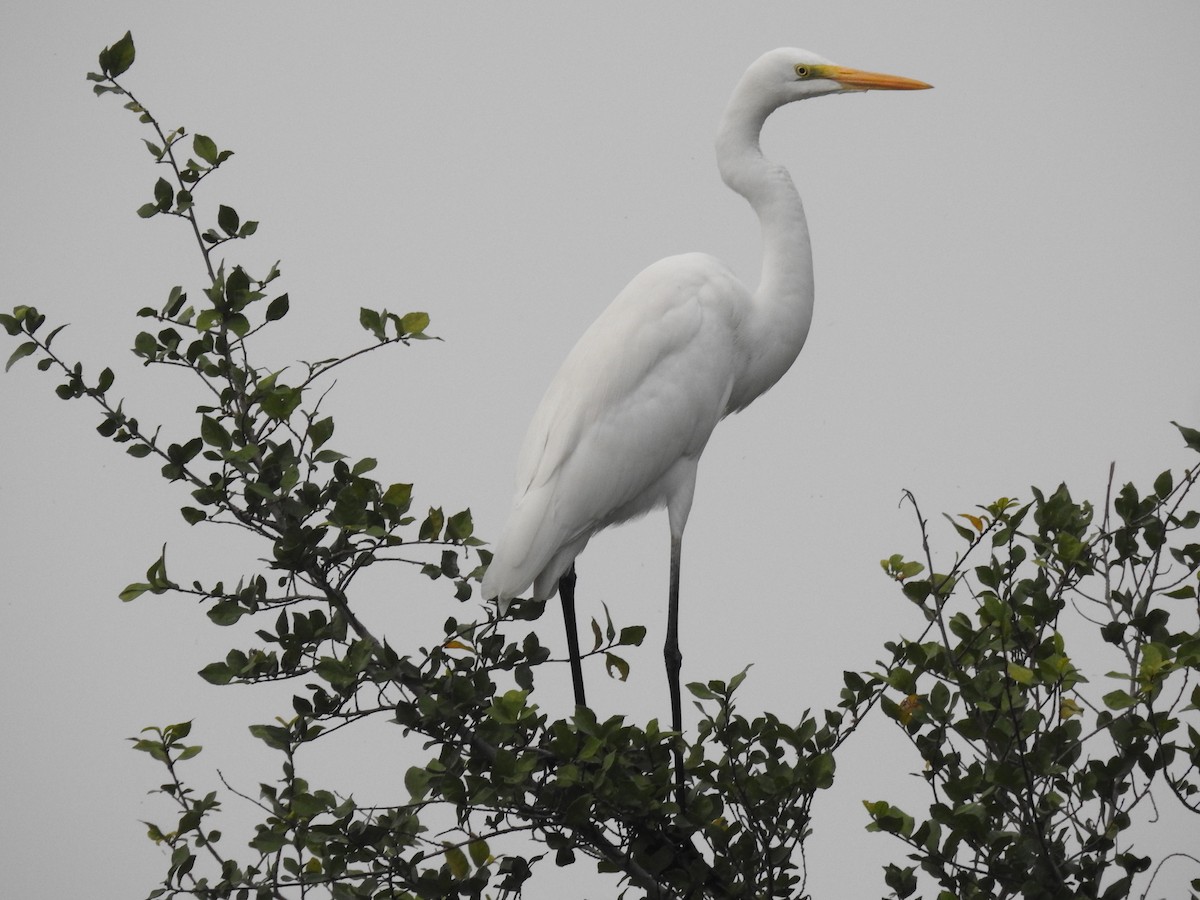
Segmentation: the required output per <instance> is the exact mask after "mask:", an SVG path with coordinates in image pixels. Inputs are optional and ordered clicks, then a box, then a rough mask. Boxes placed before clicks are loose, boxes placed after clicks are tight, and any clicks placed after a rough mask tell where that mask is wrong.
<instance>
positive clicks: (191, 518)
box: [143, 445, 208, 525]
mask: <svg viewBox="0 0 1200 900" xmlns="http://www.w3.org/2000/svg"><path fill="white" fill-rule="evenodd" d="M143 446H144V445H143ZM179 511H180V512H181V513H183V518H184V519H185V520H186V521H187V523H188V524H189V525H195V524H196V523H197V522H203V521H204V520H205V519H207V518H208V513H206V512H205V511H204V510H202V509H196V508H195V507H193V506H184V507H182V508H181V509H180V510H179Z"/></svg>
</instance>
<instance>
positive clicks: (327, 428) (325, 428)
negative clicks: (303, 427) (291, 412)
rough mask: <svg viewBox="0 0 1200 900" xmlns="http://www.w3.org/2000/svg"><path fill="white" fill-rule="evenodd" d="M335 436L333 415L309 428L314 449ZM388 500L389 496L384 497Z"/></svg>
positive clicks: (309, 437) (309, 435)
mask: <svg viewBox="0 0 1200 900" xmlns="http://www.w3.org/2000/svg"><path fill="white" fill-rule="evenodd" d="M332 436H333V417H332V416H326V417H325V418H324V419H319V420H317V421H316V422H313V423H312V425H310V426H309V429H308V439H309V440H310V441H312V446H313V449H314V450H316V449H317V448H318V447H320V446H321V445H322V444H324V443H325V442H326V441H327V440H329V439H330V438H331V437H332ZM384 500H385V501H386V500H387V497H386V496H385V497H384Z"/></svg>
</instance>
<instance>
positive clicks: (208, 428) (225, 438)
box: [200, 416, 233, 450]
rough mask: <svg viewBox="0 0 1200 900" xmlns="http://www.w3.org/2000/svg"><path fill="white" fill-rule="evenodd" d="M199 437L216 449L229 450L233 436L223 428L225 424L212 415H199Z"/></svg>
mask: <svg viewBox="0 0 1200 900" xmlns="http://www.w3.org/2000/svg"><path fill="white" fill-rule="evenodd" d="M200 437H201V438H203V439H204V443H206V444H208V445H209V446H212V447H216V448H217V449H218V450H229V449H231V448H232V447H233V438H232V437H230V435H229V432H228V431H226V430H225V426H224V425H222V424H221V423H220V422H218V421H217V420H216V419H214V418H213V417H212V416H201V417H200Z"/></svg>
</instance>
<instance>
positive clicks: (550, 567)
mask: <svg viewBox="0 0 1200 900" xmlns="http://www.w3.org/2000/svg"><path fill="white" fill-rule="evenodd" d="M928 87H930V85H928V84H925V83H924V82H923V81H914V80H912V79H909V78H901V77H899V76H895V75H881V74H878V73H874V72H863V71H860V70H858V69H847V68H842V67H840V66H836V65H834V64H833V63H831V62H829V60H826V59H823V58H822V57H820V56H817V55H816V54H813V53H809V52H807V51H805V50H796V49H792V48H782V49H778V50H772V51H770V52H769V53H766V54H764V55H763V56H761V57H760V58H759V59H758V60H756V61H755V62H754V64H753V65H751V66H750V68H749V69H747V70H746V73H745V74H744V75H743V76H742V78H741V80H740V81H739V82H738V85H737V87H736V88H735V89H734V91H733V96H732V97H731V98H730V100H729V104H728V106H726V108H725V113H724V115H723V116H722V118H721V122H720V127H719V128H718V130H717V138H716V151H717V165H718V168H719V169H720V173H721V178H722V179H723V180H724V181H725V184H727V185H728V186H729V187H730V188H731V189H732V190H734V191H736V192H737V193H739V194H741V195H742V196H743V197H745V198H746V200H747V201H749V203H750V205H751V206H752V207H753V208H754V212H755V213H756V214H757V216H758V220H759V223H760V225H761V227H762V240H763V263H762V275H761V278H760V280H759V285H758V290H757V291H755V292H754V293H753V294H752V293H751V292H750V291H749V290H747V288H746V287H745V286H744V285H743V284H742V283H741V282H740V281H739V280H738V279H737V278H736V277H735V276H734V274H733V272H732V271H730V269H729V268H728V267H727V266H725V265H724V264H723V263H722V262H720V261H719V260H717V259H715V258H714V257H712V256H708V255H707V254H703V253H687V254H683V255H680V256H671V257H668V258H666V259H663V260H660V261H659V262H656V263H654V264H653V265H651V266H650V267H649V268H647V269H645V270H644V271H643V272H642V273H641V274H639V275H638V276H637V277H636V278H634V279H633V281H631V282H630V283H629V284H628V286H626V288H625V289H624V290H623V291H621V293H620V294H618V295H617V297H616V299H615V300H613V302H612V304H611V305H610V306H609V307H608V309H606V310H605V311H604V312H603V313H601V314H600V317H599V318H598V319H596V321H595V322H594V323H593V324H592V326H591V327H590V328H588V330H587V331H586V332H585V333H584V335H583V337H582V338H580V339H579V343H577V344H576V345H575V347H574V349H573V350H571V352H570V354H569V355H568V356H567V358H566V361H565V362H564V363H563V365H562V368H561V369H559V371H558V374H557V375H556V376H555V377H554V380H553V381H552V382H551V383H550V387H549V389H548V390H547V391H546V395H545V397H544V398H543V399H542V402H541V405H540V406H539V407H538V410H537V412H536V413H535V414H534V417H533V421H532V422H531V423H530V426H529V431H528V433H527V434H526V436H525V443H524V446H523V448H522V450H521V454H520V457H519V459H518V462H517V493H516V498H515V500H514V503H513V509H512V514H511V516H510V517H509V520H508V525H507V526H506V527H505V529H504V531H503V533H502V534H501V537H500V540H499V541H498V542H497V544H496V549H495V555H494V556H493V557H492V561H491V565H490V566H489V567H488V570H487V574H486V575H485V576H484V579H483V595H484V597H486V598H488V599H492V598H495V599H496V600H497V601H498V603H499V608H500V612H501V614H503V613H504V612H506V611H507V608H508V606H509V604H510V602H511V601H512V599H513V598H514V597H517V596H518V595H520V594H521V593H522V592H524V591H525V590H526V589H527V588H529V586H530V585H531V584H532V585H533V596H534V598H535V599H537V600H548V599H549V598H550V597H552V596H553V595H554V592H555V590H556V589H557V590H558V592H559V594H560V596H561V599H562V606H563V616H564V619H565V621H566V626H567V642H568V646H569V650H570V657H571V675H572V681H573V683H574V688H575V701H576V703H578V704H579V705H581V706H582V705H586V701H585V698H584V689H583V676H582V670H581V666H580V656H579V643H578V636H577V634H576V627H575V592H574V586H575V566H574V564H575V558H576V557H577V556H578V555H579V554H580V553H581V552H582V551H583V549H584V547H585V546H587V542H588V540H590V539H591V537H592V535H594V534H596V532H598V531H600V530H602V529H604V528H607V527H608V526H609V525H615V524H618V523H620V522H625V521H628V520H629V519H633V518H637V517H638V516H641V515H644V514H645V513H647V512H649V511H650V510H652V509H656V508H658V507H661V506H665V507H666V508H667V517H668V520H669V523H670V529H671V575H670V596H669V602H668V614H667V638H666V644H665V646H664V648H663V656H664V659H665V660H666V665H667V677H668V681H669V686H670V694H671V727H672V728H673V729H674V730H676V731H680V730H681V728H682V723H681V711H680V694H679V668H680V663H681V660H682V656H681V654H680V652H679V562H680V552H681V548H682V543H683V529H684V526H685V525H686V524H687V519H688V513H689V511H690V510H691V506H692V495H693V492H694V490H695V486H696V467H697V464H698V463H699V461H700V454H701V453H702V452H703V451H704V446H705V444H707V443H708V439H709V436H710V435H711V434H712V432H713V429H714V428H715V427H716V425H717V423H718V422H719V421H721V419H723V418H724V417H725V416H727V415H729V414H731V413H735V412H738V411H740V410H742V409H745V408H746V407H747V406H748V405H749V404H750V403H751V402H752V401H753V400H754V399H755V398H756V397H758V396H759V395H760V394H762V393H763V392H764V391H767V390H768V389H769V388H771V387H772V386H773V385H774V384H775V382H777V381H778V380H779V379H780V377H781V376H782V375H783V373H784V372H786V371H787V370H788V367H789V366H791V364H792V362H793V361H794V360H795V359H796V356H797V354H799V352H800V348H801V347H803V346H804V341H805V338H806V337H807V336H808V329H809V324H810V323H811V321H812V310H813V276H812V253H811V248H810V244H809V238H808V225H807V223H806V221H805V218H804V207H803V205H802V204H801V202H800V195H799V194H798V193H797V192H796V188H795V187H794V186H793V184H792V179H791V177H790V176H789V175H788V172H787V170H786V169H784V168H783V167H782V166H779V165H776V164H774V163H771V162H769V161H768V160H767V159H766V158H765V157H764V156H763V154H762V151H761V150H760V149H759V134H760V132H761V131H762V127H763V123H764V122H765V121H766V119H767V117H768V116H769V115H770V114H771V113H772V112H774V111H775V110H776V109H778V108H779V107H781V106H783V105H785V104H787V103H791V102H793V101H795V100H806V99H808V98H810V97H819V96H821V95H823V94H837V93H843V92H847V91H866V90H919V89H922V88H928ZM680 762H681V761H680V756H679V753H678V751H677V752H676V785H677V787H679V788H681V787H682V771H681V770H682V766H681V765H680ZM680 793H682V791H680Z"/></svg>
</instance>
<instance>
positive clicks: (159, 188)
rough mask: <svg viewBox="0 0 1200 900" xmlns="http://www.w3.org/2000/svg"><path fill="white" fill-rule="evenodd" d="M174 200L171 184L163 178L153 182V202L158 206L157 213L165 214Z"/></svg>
mask: <svg viewBox="0 0 1200 900" xmlns="http://www.w3.org/2000/svg"><path fill="white" fill-rule="evenodd" d="M174 200H175V190H174V189H173V188H172V187H171V182H169V181H167V179H165V178H160V179H158V181H156V182H154V202H155V203H157V204H158V209H159V212H166V211H167V210H168V209H170V208H171V203H172V202H173V201H174Z"/></svg>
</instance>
